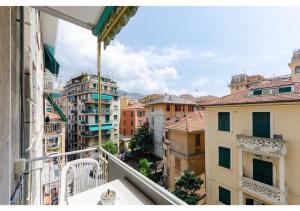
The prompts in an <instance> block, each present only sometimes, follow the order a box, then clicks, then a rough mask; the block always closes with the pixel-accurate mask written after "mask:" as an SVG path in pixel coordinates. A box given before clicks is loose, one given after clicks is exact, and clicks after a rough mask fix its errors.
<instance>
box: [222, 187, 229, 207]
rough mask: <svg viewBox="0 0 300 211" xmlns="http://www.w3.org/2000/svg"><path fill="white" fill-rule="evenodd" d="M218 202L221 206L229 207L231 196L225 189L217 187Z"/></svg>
mask: <svg viewBox="0 0 300 211" xmlns="http://www.w3.org/2000/svg"><path fill="white" fill-rule="evenodd" d="M219 201H220V202H222V203H223V204H226V205H230V204H231V195H230V190H227V189H226V188H223V187H219Z"/></svg>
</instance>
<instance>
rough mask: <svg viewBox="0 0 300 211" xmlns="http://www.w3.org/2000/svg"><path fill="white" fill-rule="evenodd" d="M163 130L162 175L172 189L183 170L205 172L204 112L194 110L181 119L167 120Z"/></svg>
mask: <svg viewBox="0 0 300 211" xmlns="http://www.w3.org/2000/svg"><path fill="white" fill-rule="evenodd" d="M166 125H167V126H165V128H164V129H165V132H164V144H163V148H164V156H163V161H164V176H165V184H166V187H167V188H169V189H171V190H174V187H175V183H176V180H177V179H178V178H180V176H181V174H182V173H183V172H184V171H185V170H192V171H194V173H195V175H196V176H200V175H201V174H203V178H204V177H205V176H204V172H205V153H204V150H205V136H204V112H203V111H201V112H200V111H196V112H193V113H190V114H188V115H187V116H186V117H183V118H181V119H177V120H176V119H173V120H169V121H168V122H167V124H166Z"/></svg>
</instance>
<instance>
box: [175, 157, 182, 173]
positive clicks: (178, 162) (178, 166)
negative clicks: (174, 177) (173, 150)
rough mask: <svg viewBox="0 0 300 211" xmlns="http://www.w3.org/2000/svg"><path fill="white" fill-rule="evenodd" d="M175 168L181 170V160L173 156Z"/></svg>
mask: <svg viewBox="0 0 300 211" xmlns="http://www.w3.org/2000/svg"><path fill="white" fill-rule="evenodd" d="M175 170H177V171H181V160H180V158H177V157H175Z"/></svg>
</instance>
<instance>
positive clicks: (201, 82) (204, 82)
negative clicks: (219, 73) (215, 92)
mask: <svg viewBox="0 0 300 211" xmlns="http://www.w3.org/2000/svg"><path fill="white" fill-rule="evenodd" d="M209 82H210V79H209V78H207V77H201V78H198V79H196V80H195V81H193V82H192V85H193V86H194V87H202V86H205V85H207V84H208V83H209Z"/></svg>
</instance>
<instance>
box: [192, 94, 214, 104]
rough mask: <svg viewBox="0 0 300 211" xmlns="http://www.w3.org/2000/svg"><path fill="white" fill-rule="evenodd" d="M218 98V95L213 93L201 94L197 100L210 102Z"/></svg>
mask: <svg viewBox="0 0 300 211" xmlns="http://www.w3.org/2000/svg"><path fill="white" fill-rule="evenodd" d="M216 99H218V97H216V96H213V95H207V96H201V97H199V98H196V99H195V101H196V102H199V103H203V102H209V101H212V100H216Z"/></svg>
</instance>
